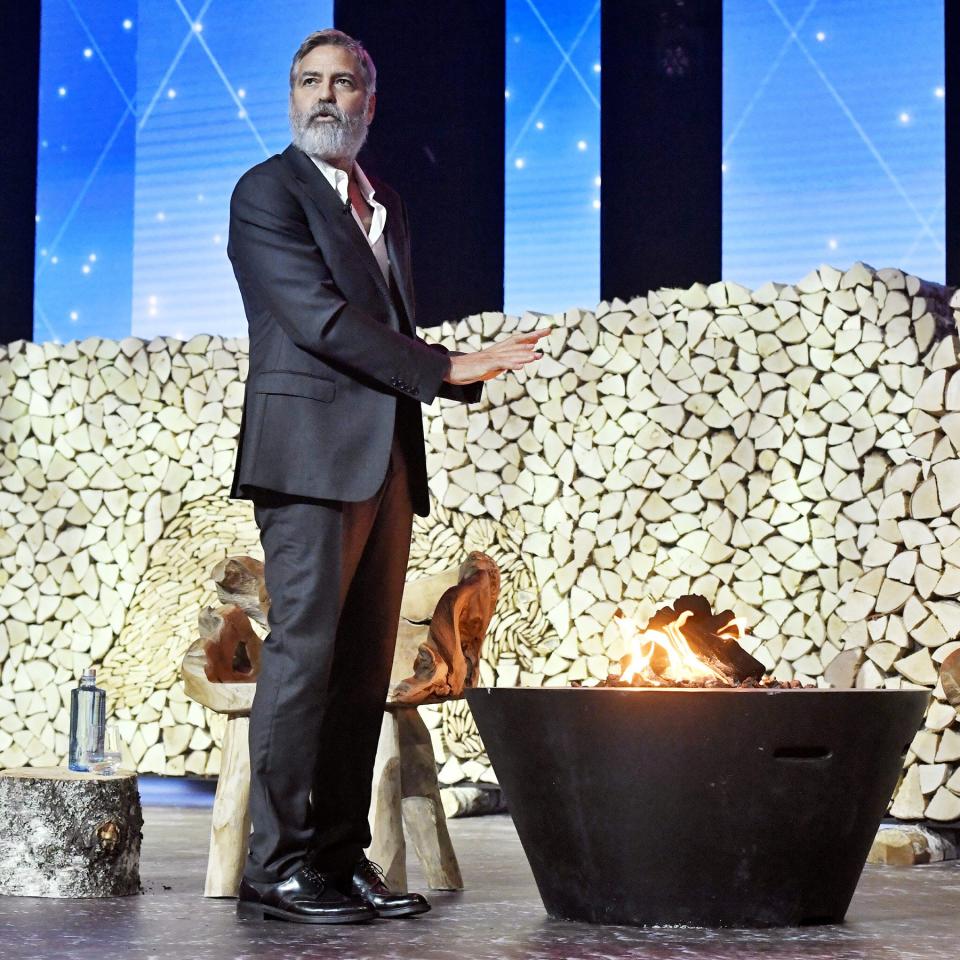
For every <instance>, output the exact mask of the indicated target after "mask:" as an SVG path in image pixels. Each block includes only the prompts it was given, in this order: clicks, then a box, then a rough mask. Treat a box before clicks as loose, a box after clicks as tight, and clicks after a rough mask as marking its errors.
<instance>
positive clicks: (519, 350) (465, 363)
mask: <svg viewBox="0 0 960 960" xmlns="http://www.w3.org/2000/svg"><path fill="white" fill-rule="evenodd" d="M549 332H550V328H549V327H546V328H545V329H543V330H531V331H529V332H528V333H515V334H513V336H511V337H507V338H506V339H505V340H501V341H500V342H499V343H495V344H493V346H491V347H486V348H484V349H483V350H477V351H476V352H475V353H463V354H459V355H458V356H455V357H451V358H450V372H449V373H448V374H447V375H446V376H445V377H444V380H446V382H447V383H454V384H457V385H458V386H459V385H462V384H467V383H476V382H477V381H478V380H492V379H493V378H494V377H497V376H499V375H500V374H501V373H503V372H504V371H506V370H519V369H520V368H521V367H523V366H525V365H526V364H528V363H530V361H531V360H539V359H540V358H541V357H542V356H543V352H542V351H540V350H537V341H538V340H539V339H540V338H541V337H545V336H546V335H547V334H548V333H549Z"/></svg>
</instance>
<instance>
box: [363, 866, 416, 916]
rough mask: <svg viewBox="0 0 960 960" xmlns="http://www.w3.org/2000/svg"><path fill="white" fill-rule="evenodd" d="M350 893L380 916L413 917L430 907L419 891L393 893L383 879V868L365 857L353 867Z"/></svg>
mask: <svg viewBox="0 0 960 960" xmlns="http://www.w3.org/2000/svg"><path fill="white" fill-rule="evenodd" d="M350 893H352V894H353V895H354V896H357V897H361V898H362V899H363V900H365V901H366V902H367V903H368V904H370V906H371V907H373V908H374V909H375V910H376V911H377V915H378V916H381V917H415V916H416V915H417V914H418V913H426V912H427V911H428V910H429V909H430V904H429V903H428V902H427V900H426V898H425V897H423V896H421V895H420V894H419V893H393V892H392V891H391V890H390V888H389V887H388V886H387V883H386V880H385V879H384V876H383V869H382V868H381V867H380V866H379V864H376V863H374V862H373V861H372V860H367V859H366V858H364V859H363V860H359V861H357V865H356V866H355V867H354V868H353V877H351V880H350Z"/></svg>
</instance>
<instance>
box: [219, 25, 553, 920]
mask: <svg viewBox="0 0 960 960" xmlns="http://www.w3.org/2000/svg"><path fill="white" fill-rule="evenodd" d="M375 89H376V71H375V68H374V66H373V63H372V61H371V59H370V57H369V55H368V54H367V52H366V50H364V48H363V47H362V45H360V44H359V43H358V42H357V41H355V40H353V39H352V38H350V37H348V36H347V35H346V34H343V33H340V32H339V31H336V30H324V31H320V32H318V33H315V34H311V35H310V36H309V37H307V39H306V40H305V41H304V42H303V44H301V46H300V49H299V50H298V51H297V53H296V55H295V56H294V59H293V64H292V66H291V73H290V91H291V92H290V120H291V126H292V129H293V143H292V144H291V145H290V146H289V147H287V149H286V150H284V151H283V153H282V154H279V155H275V156H273V157H271V158H270V159H269V160H266V161H264V162H263V163H260V164H257V165H256V166H255V167H253V168H252V169H250V170H248V171H247V172H246V173H245V174H244V175H243V176H242V177H241V178H240V181H239V182H238V183H237V186H236V188H235V189H234V192H233V197H232V199H231V205H230V241H229V245H228V253H229V256H230V260H231V262H232V264H233V268H234V273H235V274H236V278H237V283H238V285H239V287H240V293H241V296H242V298H243V304H244V310H245V312H246V315H247V321H248V324H249V333H250V369H249V373H248V377H247V384H246V393H245V398H244V410H243V418H242V421H241V428H240V436H239V440H238V450H237V463H236V468H235V474H234V478H233V485H232V488H231V492H230V496H231V497H233V498H242V499H250V500H252V501H253V505H254V516H255V519H256V522H257V525H258V527H259V530H260V539H261V543H262V545H263V550H264V558H265V565H264V575H265V579H266V585H267V590H268V592H269V594H270V598H271V609H270V615H269V625H270V632H269V634H268V636H267V638H266V640H265V642H264V647H263V652H262V659H261V669H260V675H259V678H258V681H257V693H256V697H255V698H254V703H253V708H252V711H251V715H250V758H251V789H250V813H251V819H252V822H253V833H252V835H251V838H250V848H249V856H248V859H247V863H246V867H245V870H244V877H243V880H242V882H241V887H240V894H239V899H238V904H237V912H238V914H239V915H240V916H241V917H243V918H260V917H279V918H282V919H288V920H295V921H301V922H308V923H350V922H361V921H365V920H369V919H372V918H373V917H375V916H378V915H379V916H410V915H412V914H416V913H422V912H423V911H425V910H428V909H429V904H428V903H427V901H426V900H425V899H424V898H423V897H422V896H420V895H419V894H415V893H399V892H394V891H391V890H390V889H389V888H388V887H387V886H386V884H385V882H384V879H383V876H382V873H381V872H380V871H379V870H378V868H377V866H376V865H375V864H371V863H370V861H368V860H367V859H366V858H365V857H364V853H363V851H364V849H365V848H366V847H367V846H369V844H370V830H369V825H368V822H367V811H368V808H369V804H370V794H371V779H372V772H373V762H374V757H375V754H376V748H377V741H378V736H379V730H380V724H381V720H382V716H383V705H384V702H385V699H386V695H387V687H388V683H389V676H390V669H391V665H392V659H393V646H394V640H395V636H396V629H397V623H398V620H399V612H400V601H401V597H402V593H403V586H404V578H405V574H406V566H407V559H408V553H409V547H410V534H411V526H412V516H413V513H414V512H416V513H417V514H419V515H421V516H426V515H427V514H428V512H429V494H428V488H427V473H426V463H425V457H424V447H423V425H422V418H421V412H420V404H421V403H431V402H432V401H433V400H434V398H435V397H437V396H440V397H447V398H449V399H455V400H461V401H466V402H470V401H475V400H478V399H479V398H480V392H481V389H482V381H484V380H488V379H490V378H492V377H494V376H497V375H499V374H502V373H504V372H505V371H507V370H517V369H520V368H521V367H523V366H524V365H525V364H526V363H528V362H529V361H531V360H535V359H537V358H538V357H539V356H540V355H541V354H540V353H539V352H538V351H537V341H538V340H539V338H540V337H542V336H544V335H545V334H546V333H547V332H548V331H547V330H538V331H534V332H532V333H526V334H518V335H515V336H513V337H509V338H507V339H505V340H503V341H501V342H500V343H497V344H494V345H492V346H491V347H488V348H487V349H485V350H480V351H476V352H473V353H456V354H453V353H449V352H448V351H447V350H446V349H445V348H443V347H440V346H438V345H435V344H433V345H428V344H427V343H425V342H424V341H423V340H421V339H420V338H419V337H417V335H416V332H415V326H414V302H413V288H412V284H411V270H410V240H409V232H408V223H407V216H406V210H405V208H404V204H403V201H402V200H401V199H400V197H399V196H397V194H396V193H394V192H393V191H392V190H391V189H390V188H389V187H388V186H387V185H386V184H384V183H382V182H380V181H377V180H375V179H368V178H367V177H366V176H365V175H364V173H363V171H362V170H361V169H360V167H359V165H358V164H357V163H356V160H355V157H356V154H357V152H358V151H359V149H360V147H361V145H362V144H363V141H364V139H365V137H366V133H367V127H368V126H369V124H370V122H371V120H372V119H373V113H374V107H375V102H376V97H375Z"/></svg>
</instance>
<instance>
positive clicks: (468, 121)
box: [334, 0, 505, 326]
mask: <svg viewBox="0 0 960 960" xmlns="http://www.w3.org/2000/svg"><path fill="white" fill-rule="evenodd" d="M334 23H335V25H336V26H337V28H338V29H340V30H343V31H345V32H346V33H349V34H350V35H351V36H353V37H356V38H357V39H358V40H360V41H362V42H363V44H364V46H366V48H367V49H368V50H369V51H370V55H371V56H372V57H373V61H374V63H375V64H376V66H377V113H376V116H375V117H374V121H373V125H372V127H371V128H370V136H369V139H368V141H367V145H366V146H365V147H364V149H363V152H362V153H361V156H360V158H359V159H360V162H361V163H362V164H363V165H364V168H365V169H366V168H368V167H369V168H370V169H371V170H372V171H373V172H374V173H376V174H378V175H379V176H381V177H382V178H383V179H384V180H386V181H387V183H389V184H390V185H391V186H392V187H394V188H395V189H396V190H397V192H398V193H399V194H400V195H401V196H402V197H403V198H404V200H405V201H406V204H407V209H408V212H409V215H410V222H411V233H412V236H413V264H414V282H415V285H416V293H417V322H418V323H419V324H420V325H421V326H432V325H434V324H437V323H441V322H443V321H444V320H453V319H456V318H458V317H462V316H465V315H467V314H471V313H476V312H479V311H481V310H499V309H501V307H502V305H503V178H504V173H503V165H504V146H503V125H504V98H503V91H504V57H505V53H504V49H505V43H504V29H505V9H504V4H503V3H502V2H490V0H458V2H457V3H450V0H394V2H391V3H370V0H335V3H334Z"/></svg>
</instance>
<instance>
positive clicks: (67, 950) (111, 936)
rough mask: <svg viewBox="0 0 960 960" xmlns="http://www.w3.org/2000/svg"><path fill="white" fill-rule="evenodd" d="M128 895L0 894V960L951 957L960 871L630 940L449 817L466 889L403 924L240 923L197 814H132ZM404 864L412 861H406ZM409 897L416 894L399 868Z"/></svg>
mask: <svg viewBox="0 0 960 960" xmlns="http://www.w3.org/2000/svg"><path fill="white" fill-rule="evenodd" d="M144 819H145V821H146V822H145V825H144V838H143V850H142V857H141V877H142V881H143V887H144V893H143V895H141V896H134V897H123V898H117V899H112V900H49V899H39V898H27V897H0V958H2V960H40V958H44V960H46V958H58V960H148V958H156V960H168V958H170V960H180V958H183V960H201V958H203V960H206V958H218V960H220V958H230V960H247V958H270V960H294V958H297V960H301V958H302V960H324V958H333V957H336V958H343V960H366V958H371V960H373V958H376V960H393V958H401V960H487V958H491V960H492V958H496V960H510V958H520V957H524V958H526V957H531V958H543V960H568V958H577V960H600V958H620V957H631V958H637V960H646V958H675V957H677V958H680V957H693V958H711V960H724V958H734V957H736V958H737V960H754V958H763V960H770V958H784V960H786V958H789V960H819V958H836V960H839V958H842V960H860V958H867V960H887V958H889V960H913V958H916V960H930V958H937V960H939V958H951V960H955V958H957V957H958V956H960V863H957V862H954V863H948V864H935V865H930V866H925V867H911V868H894V867H867V868H866V870H865V871H864V874H863V877H862V879H861V882H860V886H859V888H858V890H857V893H856V896H855V897H854V900H853V903H852V905H851V907H850V910H849V912H848V914H847V921H846V923H844V924H843V925H839V926H830V927H804V928H802V929H797V930H773V931H770V930H767V931H729V930H728V931H709V930H695V929H653V930H649V929H648V930H641V929H633V928H630V927H593V926H589V925H586V924H578V923H567V922H559V921H555V920H550V919H548V918H547V917H546V915H545V914H544V912H543V906H542V904H541V902H540V899H539V897H538V895H537V890H536V887H535V886H534V883H533V878H532V876H531V873H530V869H529V867H528V866H527V862H526V860H525V859H524V856H523V851H522V850H521V848H520V843H519V841H518V840H517V835H516V832H515V831H514V828H513V824H512V822H511V821H510V819H509V818H508V817H506V816H493V817H481V818H476V819H470V820H455V821H452V822H451V824H450V827H451V834H452V836H453V842H454V845H455V846H456V849H457V853H458V856H459V858H460V863H461V867H462V868H463V873H464V879H465V882H466V884H467V890H466V891H464V892H463V893H461V894H440V893H434V894H432V895H430V899H431V900H432V902H433V906H434V909H433V910H432V912H430V913H429V914H426V915H425V916H422V917H418V918H414V919H412V920H377V921H374V923H372V924H369V925H363V926H341V927H331V926H306V925H304V924H291V923H283V922H278V921H268V922H258V923H246V922H245V923H240V922H238V921H237V919H236V915H235V907H234V901H232V900H206V899H204V898H203V897H202V895H201V892H202V889H203V874H204V869H205V866H206V864H205V858H206V847H207V831H208V829H209V823H210V812H209V810H203V809H185V808H169V807H149V806H148V807H146V808H145V809H144ZM705 855H708V854H706V853H705ZM411 859H413V858H411ZM410 873H411V887H412V888H413V889H422V879H421V875H420V873H419V867H418V865H417V864H416V863H415V860H414V862H413V863H412V864H411V869H410Z"/></svg>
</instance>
